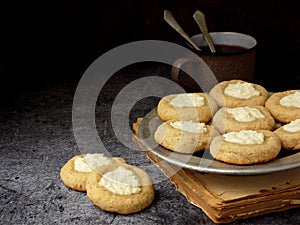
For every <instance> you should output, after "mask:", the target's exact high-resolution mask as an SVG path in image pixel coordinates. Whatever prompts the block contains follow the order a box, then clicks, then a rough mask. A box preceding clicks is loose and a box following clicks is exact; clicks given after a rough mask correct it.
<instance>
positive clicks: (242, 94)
mask: <svg viewBox="0 0 300 225" xmlns="http://www.w3.org/2000/svg"><path fill="white" fill-rule="evenodd" d="M224 93H225V94H226V95H228V96H231V97H234V98H239V99H249V98H251V97H253V96H259V95H260V92H259V91H258V90H256V89H255V88H254V85H253V84H251V83H248V82H238V83H235V84H228V86H227V87H226V88H225V90H224Z"/></svg>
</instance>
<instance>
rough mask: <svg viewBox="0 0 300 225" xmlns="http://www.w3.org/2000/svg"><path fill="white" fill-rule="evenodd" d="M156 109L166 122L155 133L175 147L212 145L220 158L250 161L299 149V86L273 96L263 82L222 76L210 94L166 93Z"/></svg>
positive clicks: (189, 149)
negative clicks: (262, 84)
mask: <svg viewBox="0 0 300 225" xmlns="http://www.w3.org/2000/svg"><path fill="white" fill-rule="evenodd" d="M157 112H158V115H159V117H160V118H161V119H162V120H163V121H164V122H163V123H162V124H161V125H160V126H159V127H158V128H157V130H156V132H155V135H154V139H155V140H156V142H157V143H159V144H160V145H162V146H163V147H165V148H167V149H170V150H172V151H176V152H180V153H189V154H193V153H195V152H197V151H202V150H205V149H208V148H209V149H210V153H211V155H212V156H213V157H214V158H215V159H217V160H220V161H223V162H226V163H231V164H239V165H247V164H255V163H263V162H268V161H270V160H273V159H275V158H276V157H277V156H278V154H279V153H280V151H281V149H283V150H299V149H300V90H293V91H286V92H281V93H274V94H273V95H271V96H270V95H269V93H268V92H267V90H266V89H265V88H264V87H262V86H260V85H258V84H253V83H249V82H245V81H242V80H231V81H223V82H221V83H219V84H218V85H216V86H215V87H213V88H212V89H211V91H210V92H209V94H205V93H189V94H177V95H169V96H166V97H164V98H162V99H161V101H160V102H159V104H158V107H157ZM283 123H284V124H286V123H289V124H286V125H284V124H283ZM278 127H279V128H278ZM276 128H278V129H277V130H275V129H276ZM274 130H275V131H274Z"/></svg>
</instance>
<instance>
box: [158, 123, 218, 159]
mask: <svg viewBox="0 0 300 225" xmlns="http://www.w3.org/2000/svg"><path fill="white" fill-rule="evenodd" d="M216 135H218V132H217V131H216V130H215V129H214V128H213V127H211V126H209V125H206V124H204V123H200V122H194V121H167V122H164V123H162V124H161V125H159V126H158V128H157V130H156V131H155V133H154V139H155V141H156V142H157V143H158V144H160V145H162V146H163V147H165V148H166V149H169V150H172V151H176V152H180V153H187V154H192V153H194V152H198V151H201V150H205V149H207V148H208V146H209V144H210V141H211V139H212V137H214V136H216Z"/></svg>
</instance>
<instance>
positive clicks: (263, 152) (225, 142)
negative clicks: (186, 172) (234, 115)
mask: <svg viewBox="0 0 300 225" xmlns="http://www.w3.org/2000/svg"><path fill="white" fill-rule="evenodd" d="M280 150H281V142H280V139H279V137H278V136H277V135H276V134H274V133H273V132H272V131H268V130H258V131H254V130H242V131H239V132H229V133H227V134H223V135H220V136H217V137H215V138H214V139H213V140H212V142H211V144H210V153H211V155H212V156H213V157H214V158H215V159H217V160H219V161H223V162H226V163H230V164H237V165H249V164H256V163H264V162H268V161H270V160H273V159H275V158H276V157H277V155H278V154H279V152H280Z"/></svg>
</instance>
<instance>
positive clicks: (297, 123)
mask: <svg viewBox="0 0 300 225" xmlns="http://www.w3.org/2000/svg"><path fill="white" fill-rule="evenodd" d="M283 130H285V131H287V132H291V133H294V132H299V131H300V119H296V120H293V121H291V122H290V123H288V124H286V125H284V126H283Z"/></svg>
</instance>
